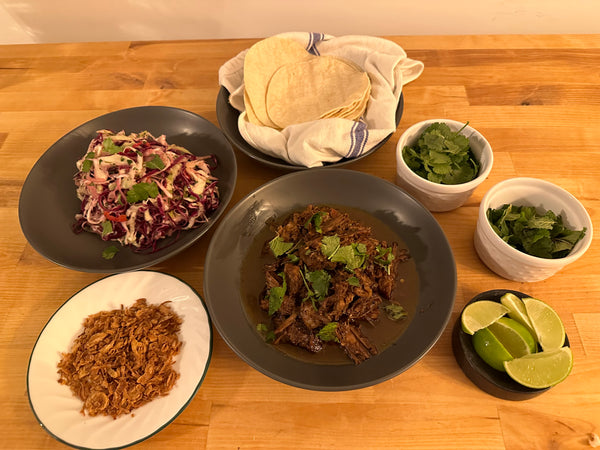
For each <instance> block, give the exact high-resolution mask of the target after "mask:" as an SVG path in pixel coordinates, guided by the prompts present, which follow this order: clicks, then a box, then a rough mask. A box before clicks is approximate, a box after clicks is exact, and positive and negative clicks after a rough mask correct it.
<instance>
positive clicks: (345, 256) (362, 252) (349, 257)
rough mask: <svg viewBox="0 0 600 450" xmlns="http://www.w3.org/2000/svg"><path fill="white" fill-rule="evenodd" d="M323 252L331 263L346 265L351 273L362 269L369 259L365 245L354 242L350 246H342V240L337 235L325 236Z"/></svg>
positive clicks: (322, 241) (322, 244)
mask: <svg viewBox="0 0 600 450" xmlns="http://www.w3.org/2000/svg"><path fill="white" fill-rule="evenodd" d="M321 252H322V253H323V255H324V256H326V257H327V258H328V259H329V260H330V261H333V262H338V263H342V264H345V265H346V269H348V270H350V271H352V270H354V269H358V268H359V267H362V266H363V264H364V263H365V261H366V259H367V247H366V246H365V244H361V243H354V242H353V243H352V244H350V245H344V246H340V238H339V237H338V236H337V235H334V236H323V239H322V240H321Z"/></svg>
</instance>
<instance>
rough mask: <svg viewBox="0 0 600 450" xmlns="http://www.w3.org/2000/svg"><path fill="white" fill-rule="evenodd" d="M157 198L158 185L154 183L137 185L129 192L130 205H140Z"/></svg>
mask: <svg viewBox="0 0 600 450" xmlns="http://www.w3.org/2000/svg"><path fill="white" fill-rule="evenodd" d="M156 197H158V185H157V184H156V183H154V182H152V183H137V184H134V185H133V186H131V188H130V189H129V190H128V191H127V201H128V202H129V203H138V202H142V201H144V200H147V199H148V198H156Z"/></svg>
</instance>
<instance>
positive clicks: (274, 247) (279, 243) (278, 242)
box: [269, 236, 294, 258]
mask: <svg viewBox="0 0 600 450" xmlns="http://www.w3.org/2000/svg"><path fill="white" fill-rule="evenodd" d="M293 246H294V243H293V242H285V241H284V240H283V239H282V238H281V237H280V236H275V237H274V238H273V239H271V241H270V242H269V247H270V248H271V251H272V252H273V255H275V257H276V258H277V257H279V256H281V255H285V254H286V253H287V252H289V251H290V250H291V248H292V247H293Z"/></svg>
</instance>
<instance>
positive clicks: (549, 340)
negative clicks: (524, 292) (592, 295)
mask: <svg viewBox="0 0 600 450" xmlns="http://www.w3.org/2000/svg"><path fill="white" fill-rule="evenodd" d="M523 304H524V305H525V310H526V311H527V316H529V320H530V321H531V325H532V327H533V330H534V332H535V336H536V338H537V341H538V342H539V344H540V345H541V346H542V349H543V350H544V351H547V350H556V349H559V348H561V347H562V346H563V345H564V344H565V327H564V326H563V323H562V321H561V320H560V317H559V316H558V314H556V311H554V310H553V309H552V308H551V307H550V306H548V305H547V304H546V303H544V302H543V301H541V300H538V299H535V298H524V299H523Z"/></svg>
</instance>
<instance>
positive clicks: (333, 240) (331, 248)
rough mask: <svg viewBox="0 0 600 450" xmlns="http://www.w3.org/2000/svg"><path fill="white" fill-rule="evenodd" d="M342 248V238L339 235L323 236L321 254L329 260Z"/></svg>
mask: <svg viewBox="0 0 600 450" xmlns="http://www.w3.org/2000/svg"><path fill="white" fill-rule="evenodd" d="M339 248H340V238H339V237H338V236H337V235H334V236H323V239H322V240H321V252H322V253H323V255H325V256H326V257H327V258H329V257H331V256H332V255H333V254H334V253H335V252H336V251H337V250H338V249H339Z"/></svg>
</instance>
